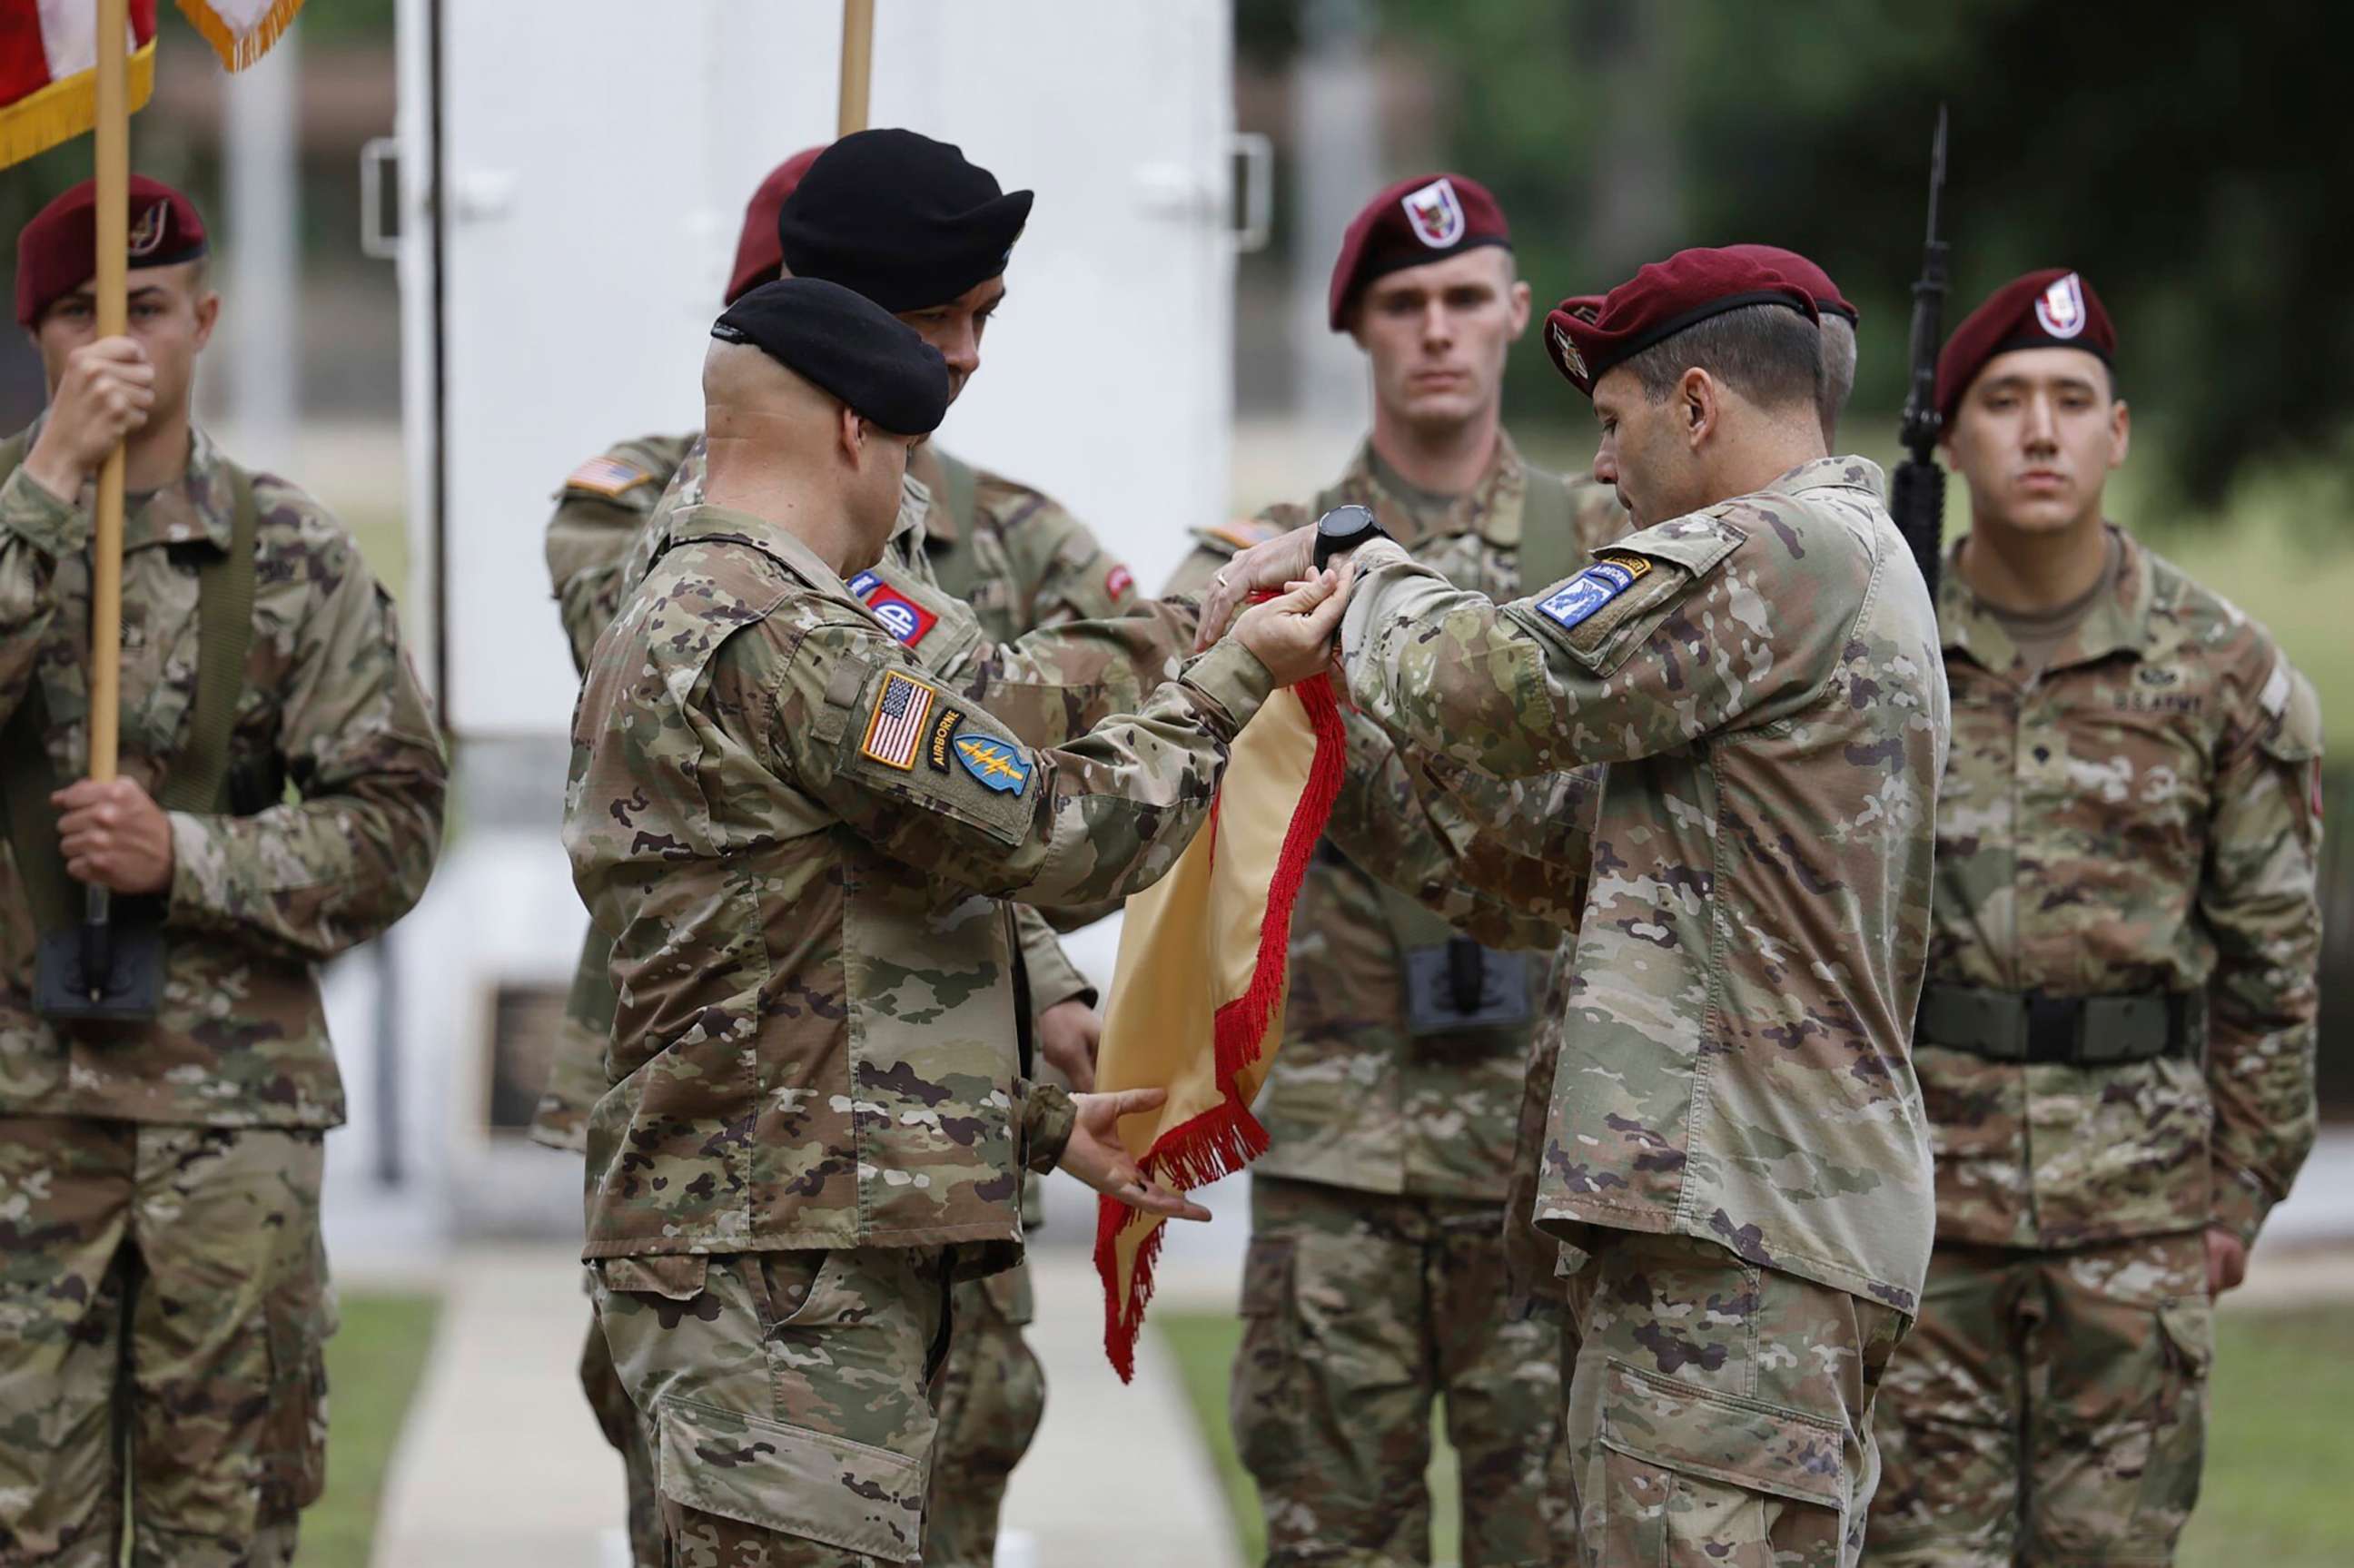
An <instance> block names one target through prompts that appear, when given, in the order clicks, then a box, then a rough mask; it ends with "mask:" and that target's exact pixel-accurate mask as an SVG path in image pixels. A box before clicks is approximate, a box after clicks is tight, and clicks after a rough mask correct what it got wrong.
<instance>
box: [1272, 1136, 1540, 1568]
mask: <svg viewBox="0 0 2354 1568" xmlns="http://www.w3.org/2000/svg"><path fill="white" fill-rule="evenodd" d="M1242 1310H1243V1340H1242V1346H1241V1349H1240V1350H1239V1351H1238V1352H1237V1353H1236V1355H1235V1369H1234V1377H1233V1381H1232V1383H1231V1385H1230V1398H1231V1402H1232V1403H1231V1412H1230V1414H1231V1418H1232V1423H1233V1426H1234V1433H1235V1446H1236V1448H1237V1449H1238V1450H1239V1451H1240V1453H1241V1456H1242V1460H1243V1463H1244V1465H1245V1466H1246V1467H1248V1469H1249V1470H1250V1473H1251V1475H1252V1477H1253V1478H1255V1479H1257V1482H1258V1489H1259V1500H1260V1503H1261V1505H1262V1506H1263V1507H1264V1508H1265V1509H1266V1510H1267V1561H1268V1562H1269V1563H1311V1562H1312V1563H1317V1564H1320V1565H1331V1568H1345V1565H1352V1564H1366V1565H1372V1564H1377V1563H1378V1564H1391V1563H1427V1562H1429V1561H1430V1495H1429V1491H1428V1489H1427V1488H1426V1485H1425V1483H1424V1476H1425V1473H1426V1470H1427V1469H1428V1467H1429V1464H1430V1419H1431V1402H1432V1400H1433V1399H1434V1398H1436V1397H1437V1396H1438V1395H1440V1394H1445V1395H1446V1397H1447V1438H1448V1440H1449V1441H1451V1442H1452V1443H1453V1444H1454V1445H1455V1450H1456V1453H1457V1455H1458V1458H1459V1461H1460V1463H1461V1466H1462V1492H1463V1536H1462V1539H1463V1563H1464V1568H1500V1565H1501V1564H1508V1563H1564V1562H1567V1561H1569V1560H1570V1552H1571V1550H1572V1548H1571V1545H1570V1520H1569V1510H1568V1508H1567V1499H1565V1498H1564V1497H1563V1496H1562V1486H1561V1481H1562V1478H1563V1472H1562V1466H1561V1455H1562V1450H1561V1447H1560V1443H1559V1436H1560V1426H1561V1397H1562V1389H1561V1344H1560V1327H1559V1323H1560V1319H1559V1318H1558V1316H1557V1315H1554V1314H1551V1313H1541V1314H1540V1315H1539V1316H1538V1317H1535V1318H1531V1319H1523V1320H1519V1321H1515V1320H1514V1319H1512V1316H1511V1312H1510V1311H1509V1310H1508V1303H1507V1294H1506V1289H1505V1282H1504V1258H1503V1212H1502V1209H1501V1206H1500V1205H1499V1204H1496V1203H1492V1202H1465V1201H1458V1200H1447V1199H1428V1198H1397V1197H1385V1196H1382V1195H1380V1194H1376V1193H1369V1192H1350V1191H1347V1190H1345V1189H1343V1188H1339V1187H1330V1186H1325V1185H1323V1184H1321V1183H1318V1182H1313V1181H1284V1180H1281V1179H1279V1178H1276V1177H1261V1178H1258V1179H1257V1180H1255V1181H1252V1183H1251V1242H1250V1255H1249V1258H1248V1260H1247V1262H1246V1264H1245V1266H1244V1276H1243V1305H1242Z"/></svg>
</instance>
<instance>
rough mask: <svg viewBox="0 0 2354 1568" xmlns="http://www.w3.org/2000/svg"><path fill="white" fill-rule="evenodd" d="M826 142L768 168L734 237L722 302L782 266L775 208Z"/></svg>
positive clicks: (737, 297) (769, 277)
mask: <svg viewBox="0 0 2354 1568" xmlns="http://www.w3.org/2000/svg"><path fill="white" fill-rule="evenodd" d="M825 149H826V143H819V144H818V145H816V146H814V147H803V148H802V149H801V151H800V152H798V153H795V154H793V155H792V156H791V157H790V158H787V159H786V160H785V161H784V162H783V163H781V164H778V165H777V166H776V167H775V168H773V169H770V170H769V175H768V177H767V178H766V179H764V180H762V181H761V182H760V188H759V189H758V190H756V191H754V192H753V193H752V199H751V201H750V202H748V203H747V204H746V206H745V207H744V232H743V233H741V234H739V235H737V237H736V268H735V270H734V271H732V272H730V273H729V274H728V275H727V295H726V299H725V300H723V301H722V303H723V304H730V305H732V304H734V303H735V302H737V301H738V300H740V299H742V298H743V297H744V296H745V295H746V294H748V293H750V292H751V291H753V290H754V289H757V288H758V287H759V286H760V285H761V284H763V283H767V282H772V281H775V279H776V276H777V274H778V272H779V271H780V270H783V268H784V265H785V248H784V245H783V244H782V242H780V241H779V239H778V238H777V209H778V208H779V207H782V206H784V205H785V198H786V197H787V196H790V195H792V194H793V187H794V186H795V185H800V184H801V176H802V175H805V174H808V173H809V166H810V165H811V164H814V163H816V162H817V155H818V154H820V153H822V152H824V151H825Z"/></svg>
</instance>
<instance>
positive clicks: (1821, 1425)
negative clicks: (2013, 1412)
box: [1564, 1231, 1905, 1568]
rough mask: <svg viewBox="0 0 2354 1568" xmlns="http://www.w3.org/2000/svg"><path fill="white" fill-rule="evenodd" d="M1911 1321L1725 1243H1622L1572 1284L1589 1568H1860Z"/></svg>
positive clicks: (1573, 1411) (1575, 1415) (1677, 1239)
mask: <svg viewBox="0 0 2354 1568" xmlns="http://www.w3.org/2000/svg"><path fill="white" fill-rule="evenodd" d="M1904 1326H1905V1319H1904V1318H1903V1315H1902V1314H1900V1313H1898V1312H1896V1311H1894V1310H1893V1308H1887V1307H1884V1306H1882V1305H1881V1304H1879V1303H1878V1302H1874V1301H1866V1300H1863V1299H1861V1298H1857V1297H1854V1296H1850V1295H1848V1294H1846V1293H1845V1292H1843V1291H1839V1290H1833V1289H1831V1288H1829V1287H1827V1286H1821V1285H1817V1284H1814V1283H1813V1282H1811V1281H1808V1280H1804V1279H1800V1278H1798V1277H1796V1276H1794V1275H1787V1274H1782V1273H1779V1272H1777V1271H1776V1270H1774V1269H1769V1268H1759V1267H1757V1266H1755V1265H1753V1264H1747V1263H1744V1262H1743V1261H1742V1260H1741V1259H1739V1258H1737V1257H1735V1256H1734V1255H1733V1254H1731V1253H1729V1252H1727V1251H1725V1250H1724V1249H1723V1247H1720V1246H1717V1245H1714V1244H1712V1243H1709V1242H1702V1241H1695V1240H1692V1239H1691V1238H1689V1237H1684V1236H1665V1235H1647V1234H1638V1233H1635V1232H1629V1231H1622V1232H1617V1233H1612V1234H1609V1235H1608V1236H1607V1237H1606V1239H1605V1240H1604V1241H1603V1243H1602V1244H1601V1245H1599V1246H1598V1247H1597V1248H1596V1251H1595V1252H1594V1254H1593V1255H1591V1256H1589V1257H1588V1258H1587V1259H1586V1262H1585V1266H1584V1267H1583V1268H1581V1269H1580V1270H1579V1271H1578V1272H1577V1273H1576V1274H1575V1275H1574V1276H1573V1277H1571V1278H1570V1281H1569V1322H1568V1324H1567V1327H1566V1329H1565V1330H1564V1345H1565V1348H1566V1351H1567V1354H1568V1356H1569V1359H1570V1365H1571V1371H1570V1392H1569V1419H1568V1427H1569V1452H1570V1465H1571V1468H1572V1472H1573V1475H1574V1477H1575V1490H1576V1495H1577V1503H1578V1544H1579V1546H1580V1548H1581V1550H1582V1551H1583V1553H1584V1558H1583V1561H1584V1562H1585V1564H1586V1568H1847V1565H1849V1564H1852V1563H1855V1562H1856V1561H1857V1560H1858V1557H1859V1555H1860V1553H1861V1550H1862V1544H1863V1530H1864V1519H1865V1510H1866V1508H1867V1506H1868V1505H1869V1504H1870V1502H1871V1499H1872V1487H1873V1484H1874V1482H1876V1481H1877V1480H1878V1478H1879V1474H1880V1462H1879V1458H1878V1456H1877V1455H1876V1454H1875V1452H1874V1451H1873V1447H1872V1425H1871V1422H1872V1395H1873V1393H1875V1391H1876V1390H1877V1388H1878V1385H1879V1383H1880V1380H1881V1376H1882V1372H1885V1370H1886V1369H1887V1366H1888V1361H1889V1359H1890V1355H1891V1353H1892V1352H1893V1351H1894V1350H1895V1348H1896V1342H1897V1340H1898V1339H1899V1338H1900V1337H1902V1335H1903V1332H1904Z"/></svg>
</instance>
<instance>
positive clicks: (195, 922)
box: [167, 487, 449, 959]
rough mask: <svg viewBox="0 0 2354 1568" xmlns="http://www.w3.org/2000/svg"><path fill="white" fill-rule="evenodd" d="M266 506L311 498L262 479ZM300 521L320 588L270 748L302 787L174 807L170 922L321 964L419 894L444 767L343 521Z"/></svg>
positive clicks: (313, 516)
mask: <svg viewBox="0 0 2354 1568" xmlns="http://www.w3.org/2000/svg"><path fill="white" fill-rule="evenodd" d="M260 501H261V504H262V506H263V507H264V509H265V510H268V509H270V508H271V507H272V506H273V505H275V506H279V507H284V506H287V505H290V504H297V505H302V506H305V507H310V506H311V505H312V503H308V502H307V500H306V499H304V498H302V497H300V496H299V495H297V496H292V497H289V496H284V495H281V496H275V497H273V496H271V495H270V493H269V492H268V490H267V488H266V487H265V488H264V489H263V492H262V495H261V498H260ZM304 526H305V529H306V531H307V532H308V534H309V535H310V539H311V543H312V546H313V547H312V549H311V551H310V560H311V571H312V583H313V593H314V595H315V596H316V597H315V598H314V599H313V601H312V604H311V608H310V610H309V613H308V615H307V617H306V618H305V620H304V621H303V623H302V630H301V632H300V634H299V639H298V647H297V650H296V652H295V657H294V660H293V662H292V666H291V670H290V673H289V677H288V679H289V684H288V686H287V688H286V689H285V690H284V691H282V692H281V693H279V694H278V702H279V735H278V744H279V748H280V752H281V756H282V757H283V758H284V760H285V765H286V777H287V779H288V781H289V782H290V783H291V784H292V786H293V788H294V792H295V794H296V795H297V796H298V797H299V798H298V799H296V800H292V801H287V802H281V803H280V804H278V805H275V806H271V807H269V808H267V809H266V810H260V811H257V812H255V813H254V814H253V815H251V816H247V817H239V816H215V815H208V814H201V813H195V812H187V811H175V812H173V813H172V814H171V823H172V887H171V903H170V909H169V914H168V916H167V918H168V920H169V922H170V924H171V925H173V926H175V927H179V928H181V929H183V930H194V931H201V932H209V933H215V934H217V935H221V936H225V937H232V938H239V939H241V940H245V941H261V942H268V943H274V944H277V945H279V946H281V947H283V948H288V949H291V950H292V951H294V952H297V953H300V954H302V955H303V956H304V957H306V958H311V959H328V958H332V957H334V955H335V954H337V953H340V952H342V951H344V950H345V948H350V947H352V946H354V945H355V944H356V943H359V942H363V941H366V939H367V938H370V937H373V936H375V935H376V933H377V932H379V931H382V930H383V929H384V928H385V927H387V926H389V925H391V924H392V923H393V922H394V921H395V920H398V918H400V916H403V915H405V914H407V913H408V909H409V906H411V905H414V904H415V903H416V902H417V900H418V896H419V895H420V894H422V893H423V892H424V891H425V881H426V878H427V877H428V876H429V875H430V874H432V871H433V860H434V856H435V854H436V853H438V852H439V850H440V843H441V806H442V797H443V794H444V792H445V791H446V789H447V788H448V784H449V771H448V766H447V762H446V759H445V758H443V756H442V752H441V742H440V736H439V735H438V734H437V733H436V732H435V729H434V726H433V718H432V714H431V711H430V709H429V707H428V705H427V704H426V699H425V693H424V689H423V688H422V687H420V686H419V684H418V681H417V672H416V671H415V670H414V669H412V668H410V666H409V662H408V655H407V654H405V653H404V652H402V651H401V647H400V633H399V629H398V623H397V621H396V620H395V618H394V615H393V608H392V600H391V599H390V598H389V597H387V595H386V593H385V591H384V589H383V588H381V587H380V586H378V585H377V583H376V578H375V577H374V576H372V575H371V574H370V573H369V571H368V569H367V567H366V563H364V562H363V561H362V560H361V559H360V555H359V549H358V547H357V546H355V545H354V544H353V543H352V540H351V536H350V535H348V534H346V533H345V532H344V530H343V529H342V527H341V526H340V525H338V524H334V522H332V521H331V520H329V519H327V518H326V517H325V516H324V515H323V514H320V513H318V512H317V511H316V510H315V509H313V510H310V511H308V513H307V514H306V516H305V518H304Z"/></svg>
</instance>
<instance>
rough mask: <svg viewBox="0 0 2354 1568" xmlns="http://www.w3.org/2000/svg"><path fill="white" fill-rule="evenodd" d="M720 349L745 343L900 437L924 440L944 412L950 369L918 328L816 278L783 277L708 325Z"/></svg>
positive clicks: (755, 291) (865, 299) (947, 401)
mask: <svg viewBox="0 0 2354 1568" xmlns="http://www.w3.org/2000/svg"><path fill="white" fill-rule="evenodd" d="M711 335H712V336H714V337H716V338H717V339H719V341H721V342H722V343H748V344H751V345H752V346H753V347H755V348H757V349H758V350H759V351H760V352H761V353H763V354H765V355H768V356H769V358H771V359H773V360H775V361H776V362H777V363H778V364H779V365H781V366H784V367H785V368H786V369H788V370H790V371H791V372H792V373H793V374H794V375H796V376H800V377H801V379H802V380H804V381H807V382H809V383H811V385H813V386H816V387H823V388H824V389H825V390H826V391H828V392H831V393H832V394H833V395H834V396H835V397H839V398H841V399H842V400H843V402H844V403H846V404H848V405H849V406H850V408H851V409H852V410H853V411H854V412H855V413H857V414H858V415H860V416H861V417H862V418H866V419H870V420H872V421H873V422H875V424H877V425H880V426H882V427H883V428H884V429H886V430H890V431H894V432H896V434H899V435H903V436H921V435H928V434H929V433H930V432H931V431H933V430H934V429H938V427H939V422H940V420H941V419H942V418H945V417H946V416H947V414H948V411H949V364H948V361H947V360H945V359H942V358H941V357H940V351H939V350H938V349H936V348H934V347H933V346H932V345H931V344H928V343H926V342H925V341H924V340H923V339H922V338H920V337H918V336H917V335H916V330H915V329H914V328H913V327H911V326H909V325H907V323H905V322H903V321H900V320H899V319H898V318H896V316H894V315H892V314H891V313H889V312H887V311H885V310H884V309H883V307H881V306H880V305H878V304H876V303H875V302H874V301H872V300H870V299H868V298H867V297H866V296H865V295H864V294H859V293H854V292H853V291H850V290H848V289H845V288H843V286H842V285H841V284H839V283H828V282H825V281H822V280H820V279H816V278H783V279H779V280H778V281H776V282H773V283H763V284H761V285H760V286H759V287H758V288H757V289H755V290H753V291H751V292H750V293H748V294H746V295H745V296H744V297H743V298H741V299H739V300H737V302H735V303H734V304H732V305H730V306H728V307H727V309H726V312H724V313H722V314H721V315H720V317H719V319H718V320H717V321H716V322H715V323H712V327H711Z"/></svg>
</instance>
